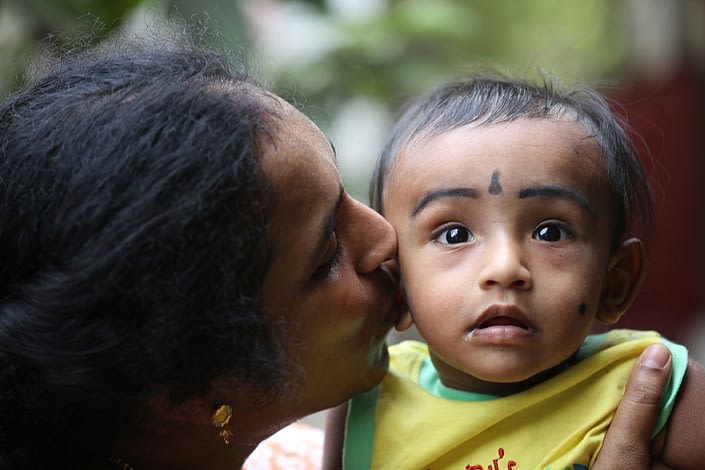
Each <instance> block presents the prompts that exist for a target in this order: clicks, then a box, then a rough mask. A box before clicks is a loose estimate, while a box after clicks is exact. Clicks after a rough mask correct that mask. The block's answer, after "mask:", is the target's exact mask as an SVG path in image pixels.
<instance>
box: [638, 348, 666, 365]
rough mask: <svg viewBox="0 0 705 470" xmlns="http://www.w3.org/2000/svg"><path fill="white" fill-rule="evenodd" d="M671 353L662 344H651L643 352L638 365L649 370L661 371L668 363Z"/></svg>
mask: <svg viewBox="0 0 705 470" xmlns="http://www.w3.org/2000/svg"><path fill="white" fill-rule="evenodd" d="M670 357H671V353H670V352H669V351H668V348H667V347H666V346H664V345H663V344H652V345H651V346H649V347H648V348H646V349H645V350H644V352H643V353H642V354H641V357H640V359H639V363H640V364H641V365H642V366H644V367H648V368H649V369H663V368H664V367H666V364H667V363H668V359H669V358H670Z"/></svg>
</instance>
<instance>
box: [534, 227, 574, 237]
mask: <svg viewBox="0 0 705 470" xmlns="http://www.w3.org/2000/svg"><path fill="white" fill-rule="evenodd" d="M571 235H572V233H571V232H570V231H568V230H567V229H566V228H564V227H562V226H561V225H559V224H557V223H547V224H543V225H540V226H539V227H538V228H537V229H536V231H535V232H534V239H535V240H540V241H544V242H558V241H561V240H565V239H566V238H568V237H570V236H571Z"/></svg>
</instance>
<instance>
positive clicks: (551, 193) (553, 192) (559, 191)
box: [517, 186, 597, 217]
mask: <svg viewBox="0 0 705 470" xmlns="http://www.w3.org/2000/svg"><path fill="white" fill-rule="evenodd" d="M517 197H518V198H519V199H527V198H530V197H546V198H552V199H568V200H570V201H573V202H575V203H576V204H578V205H579V206H580V207H582V208H583V209H585V210H586V211H587V212H588V214H590V216H592V217H596V216H597V212H596V211H595V209H594V208H593V207H592V205H591V204H590V201H589V200H588V198H586V197H585V196H584V195H583V194H582V193H580V192H579V191H576V190H574V189H567V188H561V187H560V186H537V187H535V188H526V189H522V190H520V191H519V192H518V193H517Z"/></svg>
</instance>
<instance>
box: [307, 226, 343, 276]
mask: <svg viewBox="0 0 705 470" xmlns="http://www.w3.org/2000/svg"><path fill="white" fill-rule="evenodd" d="M331 243H333V244H334V245H335V246H332V247H331V248H332V253H331V254H330V256H328V258H326V259H325V261H323V263H322V264H321V265H320V266H318V268H316V270H315V271H314V272H313V276H312V279H313V280H314V281H317V280H323V279H330V278H333V277H334V276H335V275H336V274H337V272H338V267H339V266H340V261H341V258H342V255H343V247H342V245H341V244H340V243H339V242H338V239H337V237H336V236H335V234H333V238H332V240H331Z"/></svg>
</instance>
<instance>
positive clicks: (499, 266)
mask: <svg viewBox="0 0 705 470" xmlns="http://www.w3.org/2000/svg"><path fill="white" fill-rule="evenodd" d="M484 255H485V256H484V257H483V265H482V268H481V270H480V287H482V288H484V289H489V288H492V287H502V288H505V289H529V288H531V271H530V270H529V267H528V264H527V262H526V259H525V257H524V253H523V250H522V244H521V242H519V241H516V240H512V239H511V238H509V237H505V236H502V237H499V238H497V239H493V240H490V241H488V242H486V245H485V253H484Z"/></svg>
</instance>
